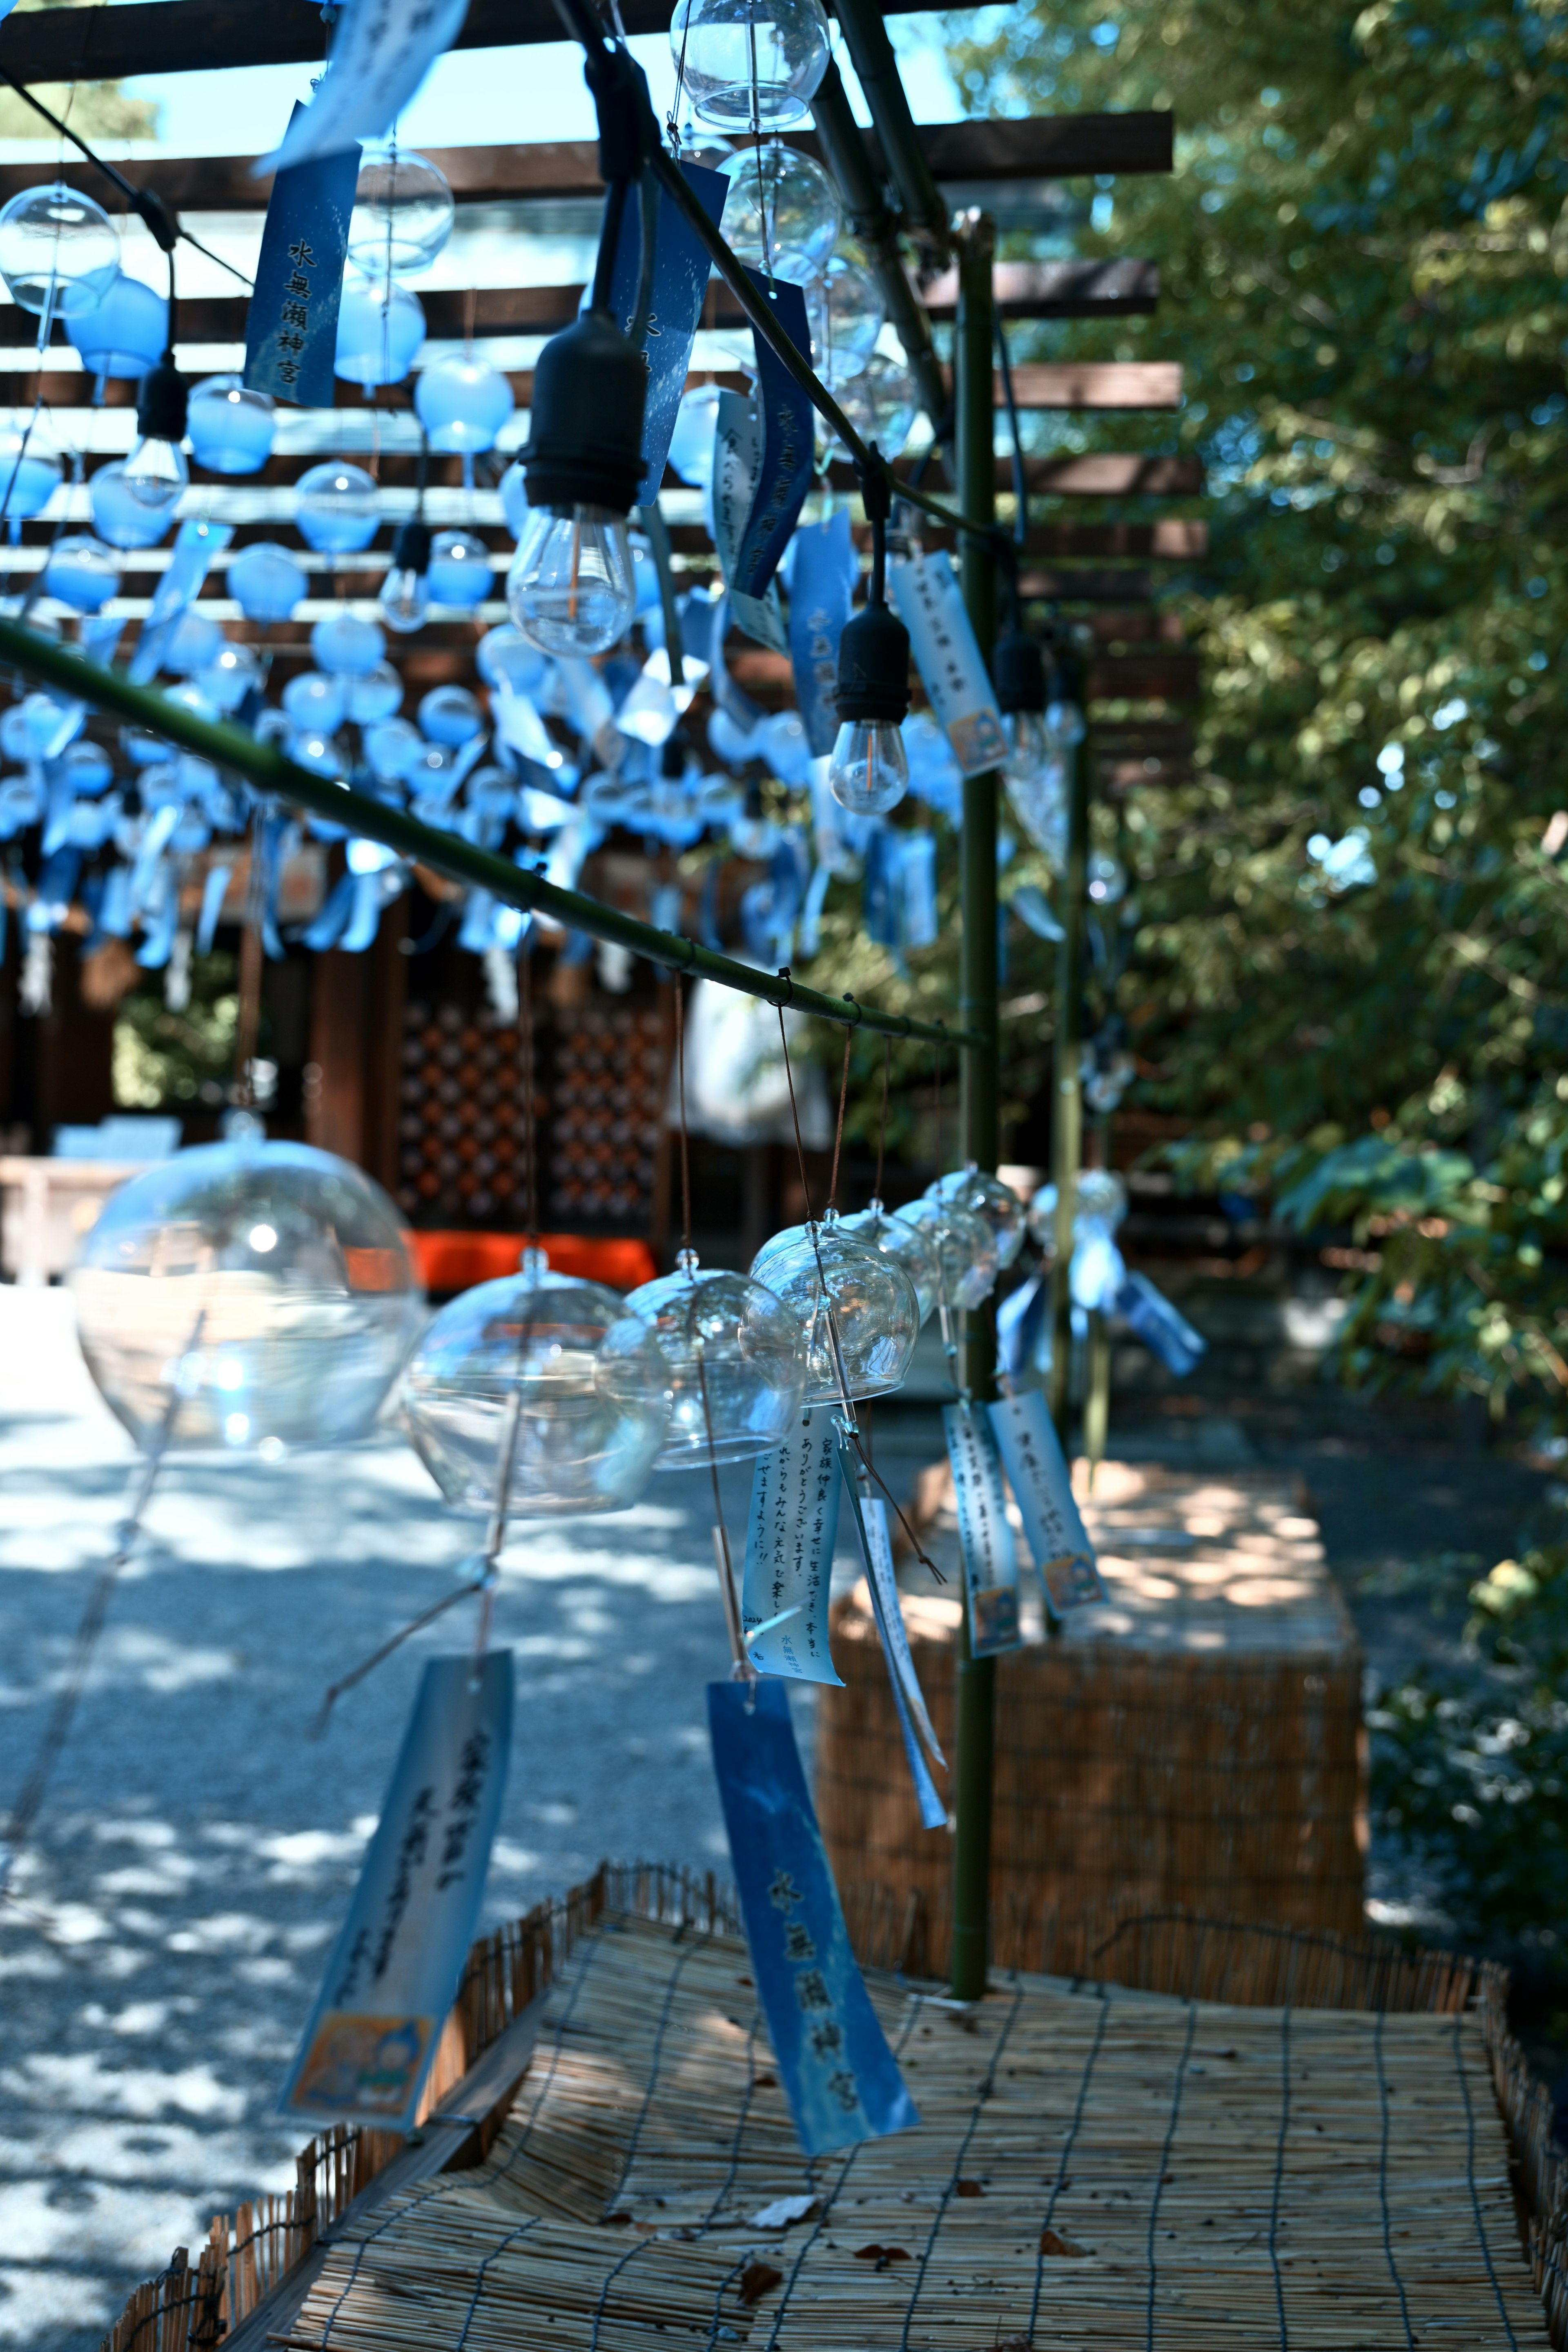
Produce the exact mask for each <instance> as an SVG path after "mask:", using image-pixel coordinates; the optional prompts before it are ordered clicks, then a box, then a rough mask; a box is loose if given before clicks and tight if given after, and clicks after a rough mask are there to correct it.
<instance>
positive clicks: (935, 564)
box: [888, 549, 1007, 776]
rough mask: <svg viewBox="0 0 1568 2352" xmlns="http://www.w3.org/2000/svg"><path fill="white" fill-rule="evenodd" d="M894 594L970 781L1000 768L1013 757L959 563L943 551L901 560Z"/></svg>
mask: <svg viewBox="0 0 1568 2352" xmlns="http://www.w3.org/2000/svg"><path fill="white" fill-rule="evenodd" d="M888 593H889V595H890V596H891V598H892V600H893V603H894V604H896V605H897V607H898V613H899V618H900V620H901V621H902V623H903V625H904V626H905V628H906V629H908V631H909V633H910V652H911V653H912V654H913V656H914V660H915V667H916V668H917V669H918V670H919V672H920V674H921V684H922V685H923V686H924V688H925V690H926V692H927V694H928V695H929V696H930V697H931V709H933V710H934V711H935V713H936V715H937V718H938V719H939V720H940V722H941V724H942V729H943V731H944V732H945V734H946V736H947V740H948V741H949V743H950V744H951V745H952V756H953V758H954V759H955V760H956V761H958V764H959V766H960V768H961V769H962V770H963V773H964V774H965V775H966V776H978V775H984V772H985V771H986V770H987V769H988V768H999V767H1000V766H1001V764H1002V762H1003V761H1004V759H1005V757H1006V753H1007V743H1006V738H1005V736H1004V734H1003V732H1002V717H1001V713H1000V712H999V711H998V709H997V708H996V696H995V693H994V689H993V688H992V684H991V678H990V675H989V673H988V671H987V670H986V667H985V663H984V659H983V657H982V656H981V652H980V646H979V643H978V641H977V639H976V637H975V635H974V625H973V622H972V621H971V620H970V617H969V614H968V612H967V610H966V608H965V605H964V602H963V596H962V595H961V593H959V586H958V582H957V580H956V579H955V578H954V576H953V570H952V560H951V559H950V557H949V556H948V555H947V554H946V553H945V552H943V551H941V550H939V551H938V552H937V553H936V554H935V555H925V554H922V553H921V551H920V550H919V549H915V550H913V551H911V552H910V554H908V555H898V556H894V557H893V558H892V559H891V560H890V562H889V565H888Z"/></svg>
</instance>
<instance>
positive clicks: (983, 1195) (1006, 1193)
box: [926, 1162, 1025, 1274]
mask: <svg viewBox="0 0 1568 2352" xmlns="http://www.w3.org/2000/svg"><path fill="white" fill-rule="evenodd" d="M926 1198H927V1200H928V1201H943V1202H947V1203H948V1205H949V1206H950V1207H951V1206H952V1205H954V1204H956V1205H957V1206H958V1207H959V1208H961V1209H967V1210H968V1211H969V1212H970V1213H971V1215H972V1216H976V1217H979V1218H980V1219H981V1220H982V1221H983V1222H984V1223H985V1224H988V1225H989V1226H990V1228H991V1230H992V1232H993V1234H994V1235H995V1236H996V1263H997V1266H998V1269H999V1270H1000V1271H1001V1272H1002V1273H1004V1274H1005V1272H1006V1270H1007V1268H1008V1267H1009V1266H1010V1265H1012V1263H1013V1261H1014V1259H1015V1258H1016V1256H1017V1255H1018V1252H1019V1251H1020V1250H1021V1249H1022V1248H1023V1246H1024V1232H1025V1211H1024V1203H1023V1202H1022V1201H1020V1200H1019V1198H1018V1195H1017V1194H1016V1192H1014V1190H1013V1188H1012V1186H1011V1185H1010V1184H1004V1183H1003V1182H1002V1181H1001V1179H1000V1177H997V1176H988V1175H987V1174H986V1173H985V1171H984V1169H981V1168H977V1167H975V1166H974V1165H973V1162H972V1163H971V1164H970V1166H968V1167H967V1168H954V1169H953V1170H952V1171H951V1172H950V1173H949V1174H948V1175H946V1176H939V1177H938V1178H937V1180H936V1181H935V1183H934V1184H928V1185H927V1186H926Z"/></svg>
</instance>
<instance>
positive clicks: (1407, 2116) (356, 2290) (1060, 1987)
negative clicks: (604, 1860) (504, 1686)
mask: <svg viewBox="0 0 1568 2352" xmlns="http://www.w3.org/2000/svg"><path fill="white" fill-rule="evenodd" d="M871 1992H872V1998H873V2000H874V2001H875V2003H876V2005H877V2008H878V2011H879V2015H880V2017H881V2019H882V2022H883V2025H884V2027H885V2029H886V2031H887V2032H888V2035H889V2041H890V2042H892V2044H893V2046H894V2047H895V2049H896V2050H897V2051H898V2052H899V2053H900V2059H901V2063H902V2064H903V2066H904V2069H905V2073H906V2075H907V2079H908V2081H909V2084H910V2090H911V2092H912V2093H913V2095H914V2096H915V2099H916V2101H917V2102H918V2104H919V2105H920V2107H921V2114H922V2116H923V2118H924V2120H923V2122H922V2124H921V2128H920V2129H919V2130H918V2131H914V2132H910V2133H906V2134H903V2135H901V2136H900V2137H896V2138H892V2139H887V2140H880V2141H875V2142H872V2143H869V2144H868V2145H867V2146H865V2147H860V2148H858V2149H853V2150H850V2151H848V2152H847V2153H846V2154H843V2155H840V2156H837V2157H830V2158H825V2159H822V2160H819V2161H818V2162H816V2164H807V2163H805V2161H804V2160H803V2159H802V2158H801V2157H800V2155H799V2153H798V2151H797V2149H796V2147H795V2139H794V2135H793V2133H792V2131H791V2128H790V2124H789V2118H788V2114H787V2110H786V2107H785V2104H784V2097H783V2095H782V2093H781V2091H780V2089H779V2087H778V2084H777V2082H776V2080H775V2077H774V2074H773V2063H772V2059H771V2053H770V2051H769V2048H768V2042H767V2038H766V2033H765V2031H764V2029H763V2025H762V2022H761V2020H760V2018H759V2016H758V2014H757V2011H756V2009H755V2006H754V2000H755V1996H754V1992H753V1990H752V1979H751V1970H750V1963H749V1960H748V1958H747V1953H746V1948H745V1945H744V1944H743V1942H742V1941H741V1940H740V1939H738V1938H737V1937H731V1936H724V1935H712V1934H707V1933H704V1932H702V1931H701V1930H700V1929H697V1928H687V1929H685V1930H680V1929H677V1928H673V1927H669V1926H668V1925H659V1924H658V1923H654V1922H650V1921H647V1920H645V1919H641V1918H637V1917H635V1916H631V1915H630V1914H627V1913H624V1912H622V1913H612V1914H610V1915H609V1916H607V1917H606V1918H605V1921H604V1923H603V1925H602V1927H601V1928H600V1929H599V1930H598V1932H596V1933H595V1934H594V1935H593V1936H591V1937H588V1938H587V1939H586V1940H585V1941H584V1943H582V1944H581V1945H580V1946H578V1948H576V1949H575V1951H574V1954H573V1956H572V1958H571V1961H570V1963H569V1964H568V1966H567V1968H566V1969H564V1970H563V1974H562V1976H561V1978H560V1979H558V1981H557V1983H556V1986H555V1988H554V1990H552V1995H551V2002H550V2011H549V2015H548V2019H547V2022H546V2025H545V2029H544V2032H543V2034H542V2038H541V2041H540V2042H539V2045H538V2049H537V2052H536V2054H535V2057H534V2060H533V2063H532V2065H531V2069H530V2072H529V2074H528V2076H527V2078H526V2079H525V2081H524V2083H523V2084H522V2086H521V2091H520V2093H519V2095H518V2099H517V2102H516V2104H515V2106H514V2108H513V2111H512V2114H511V2116H510V2118H509V2119H508V2121H507V2122H506V2124H505V2126H503V2128H502V2130H501V2132H500V2136H499V2137H498V2138H497V2140H496V2141H495V2143H494V2145H493V2147H491V2150H490V2153H489V2158H487V2160H486V2162H485V2164H484V2165H483V2166H482V2167H481V2168H479V2169H478V2170H477V2171H471V2172H468V2173H467V2174H462V2175H457V2176H447V2177H444V2178H438V2179H432V2180H428V2181H426V2182H425V2183H423V2184H422V2185H421V2186H420V2187H419V2188H417V2189H413V2190H410V2191H408V2192H406V2193H405V2194H404V2195H403V2196H401V2197H400V2198H398V2199H396V2200H393V2201H392V2202H391V2203H390V2204H389V2205H387V2206H384V2207H382V2208H380V2209H379V2210H375V2211H374V2212H371V2213H369V2214H366V2215H365V2216H364V2217H363V2219H361V2220H359V2221H357V2222H356V2221H354V2219H353V2216H352V2215H351V2216H350V2217H349V2219H348V2221H347V2224H346V2227H345V2233H344V2234H343V2235H342V2237H341V2238H339V2239H338V2241H337V2242H335V2243H334V2244H333V2245H332V2246H331V2249H330V2252H329V2254H328V2259H327V2265H326V2269H325V2271H324V2273H323V2274H322V2275H321V2278H320V2279H319V2281H318V2282H317V2284H315V2286H314V2287H313V2289H312V2291H311V2293H310V2298H309V2300H308V2302H307V2304H306V2305H305V2308H304V2311H303V2313H302V2314H301V2315H300V2318H299V2319H298V2320H297V2321H296V2322H295V2323H294V2326H293V2329H292V2332H291V2334H290V2336H289V2338H288V2341H289V2343H290V2344H292V2345H295V2346H300V2347H305V2346H308V2347H328V2346H331V2347H337V2352H403V2347H411V2348H412V2347H419V2352H502V2347H505V2352H577V2347H583V2352H631V2347H638V2352H655V2345H656V2339H657V2340H658V2345H660V2346H662V2347H666V2352H668V2347H669V2346H670V2345H671V2344H672V2343H673V2344H685V2345H687V2346H689V2347H696V2346H701V2347H704V2352H707V2347H718V2346H720V2345H725V2346H728V2345H733V2344H737V2343H740V2344H745V2345H747V2346H749V2347H755V2352H773V2347H778V2348H779V2352H969V2347H973V2352H1024V2347H1026V2346H1032V2347H1035V2352H1047V2347H1050V2352H1079V2347H1085V2352H1088V2347H1094V2352H1106V2347H1143V2352H1153V2347H1165V2352H1215V2347H1226V2346H1237V2347H1241V2346H1246V2347H1268V2346H1279V2347H1294V2352H1358V2347H1359V2352H1412V2347H1418V2346H1421V2347H1425V2346H1431V2345H1441V2344H1452V2345H1454V2346H1456V2347H1461V2346H1462V2347H1465V2352H1491V2347H1538V2346H1544V2345H1545V2344H1546V2341H1547V2336H1546V2329H1545V2324H1544V2318H1543V2315H1542V2310H1541V2306H1540V2305H1539V2304H1538V2303H1537V2302H1536V2301H1535V2299H1534V2296H1533V2294H1532V2293H1531V2280H1530V2274H1529V2272H1528V2270H1527V2268H1526V2266H1525V2263H1524V2259H1523V2256H1522V2254H1521V2249H1520V2241H1519V2235H1518V2225H1517V2222H1516V2220H1515V2215H1514V2207H1513V2200H1512V2197H1511V2194H1510V2187H1509V2168H1508V2155H1507V2147H1506V2143H1505V2139H1504V2134H1503V2128H1502V2125H1501V2123H1500V2119H1499V2116H1498V2111H1497V2106H1496V2102H1495V2099H1494V2095H1493V2091H1492V2084H1491V2078H1490V2074H1489V2065H1488V2061H1487V2056H1486V2053H1485V2049H1484V2046H1483V2041H1482V2032H1481V2026H1480V2021H1479V2017H1478V2016H1477V2014H1476V2013H1475V2012H1474V2011H1471V2012H1468V2013H1467V2014H1464V2015H1461V2016H1420V2015H1408V2014H1391V2013H1377V2014H1373V2013H1371V2012H1368V2011H1312V2010H1279V2009H1246V2008H1239V2007H1234V2006H1229V2005H1225V2004H1220V2003H1215V2002H1190V2001H1184V2000H1173V1999H1170V1998H1168V1997H1165V1996H1162V1995H1158V1994H1149V1993H1142V1992H1134V1991H1128V1990H1122V1989H1121V1988H1118V1987H1108V1986H1088V1985H1079V1984H1077V1983H1075V1982H1073V1981H1068V1980H1064V1979H1053V1978H1047V1977H1013V1978H1005V1977H998V1978H996V1979H994V1989H993V1993H992V1996H991V1998H990V1999H988V2000H986V2001H985V2002H984V2004H983V2005H982V2006H981V2007H980V2008H979V2009H978V2010H977V2011H961V2010H955V2009H954V2008H953V2007H952V2005H951V2004H950V2003H947V2002H945V2001H943V2000H939V1999H937V1998H935V1997H934V1996H931V1995H924V1994H921V1993H919V1992H917V1991H912V1990H909V1989H908V1988H906V1987H902V1986H900V1984H898V1983H897V1982H896V1981H895V1980H893V1979H889V1978H885V1977H884V1978H878V1979H872V1981H871ZM786 2198H795V2199H799V2200H811V2202H810V2207H809V2210H804V2211H803V2212H802V2214H801V2216H800V2218H799V2219H797V2220H795V2221H793V2223H791V2224H790V2225H789V2226H786V2227H784V2228H782V2229H781V2228H777V2227H773V2228H770V2227H767V2226H765V2225H764V2222H763V2220H761V2219H759V2216H760V2215H761V2214H762V2212H763V2209H764V2208H766V2207H767V2206H768V2205H770V2204H772V2203H773V2202H774V2201H775V2200H781V2199H786Z"/></svg>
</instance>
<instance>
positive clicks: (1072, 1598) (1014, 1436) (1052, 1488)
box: [986, 1389, 1106, 1617]
mask: <svg viewBox="0 0 1568 2352" xmlns="http://www.w3.org/2000/svg"><path fill="white" fill-rule="evenodd" d="M986 1409H987V1411H988V1412H989V1413H990V1416H991V1426H992V1428H993V1429H994V1431H995V1433H996V1443H997V1445H998V1446H999V1448H1000V1449H1001V1454H1002V1460H1003V1464H1004V1465H1005V1469H1006V1472H1007V1483H1008V1485H1009V1486H1011V1487H1012V1489H1013V1496H1014V1499H1015V1501H1016V1503H1017V1506H1018V1512H1019V1516H1020V1517H1021V1518H1022V1519H1023V1522H1024V1534H1025V1537H1026V1540H1027V1542H1028V1546H1029V1549H1030V1551H1031V1552H1032V1553H1033V1554H1034V1559H1035V1567H1036V1569H1037V1571H1038V1573H1039V1579H1040V1584H1041V1587H1042V1589H1043V1591H1044V1593H1045V1597H1046V1606H1047V1609H1048V1610H1049V1611H1050V1612H1051V1615H1052V1616H1053V1617H1060V1616H1062V1615H1063V1614H1064V1613H1065V1612H1066V1611H1068V1609H1084V1608H1087V1607H1088V1606H1089V1604H1090V1603H1091V1602H1092V1601H1103V1600H1104V1599H1105V1597H1106V1596H1105V1586H1104V1584H1103V1583H1102V1582H1101V1580H1100V1566H1099V1563H1098V1561H1097V1560H1096V1559H1095V1556H1094V1546H1093V1545H1092V1544H1091V1543H1090V1542H1089V1531H1088V1529H1087V1528H1085V1526H1084V1524H1083V1519H1082V1517H1081V1515H1080V1513H1079V1507H1078V1505H1077V1503H1076V1502H1075V1501H1074V1499H1073V1491H1072V1474H1071V1472H1070V1471H1069V1470H1068V1465H1067V1456H1066V1455H1065V1454H1063V1452H1062V1447H1061V1440H1060V1439H1059V1438H1058V1435H1057V1433H1056V1426H1055V1423H1053V1422H1052V1420H1051V1416H1050V1413H1049V1412H1048V1411H1047V1406H1046V1400H1045V1397H1044V1396H1043V1395H1042V1393H1041V1391H1039V1390H1038V1389H1025V1390H1023V1391H1021V1392H1020V1393H1019V1394H1018V1395H1017V1396H1010V1397H1001V1398H999V1399H998V1401H997V1402H996V1403H994V1405H990V1406H988V1407H987V1408H986Z"/></svg>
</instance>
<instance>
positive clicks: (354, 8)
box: [255, 0, 468, 178]
mask: <svg viewBox="0 0 1568 2352" xmlns="http://www.w3.org/2000/svg"><path fill="white" fill-rule="evenodd" d="M467 15H468V0H344V5H342V7H341V8H340V9H339V10H338V12H337V21H336V23H335V25H334V26H333V27H332V46H331V55H330V57H329V58H328V59H327V70H326V73H325V75H324V77H323V79H322V80H321V87H320V88H319V89H318V90H317V92H316V95H315V97H314V98H313V99H312V100H311V101H310V105H309V106H307V107H300V108H299V109H297V110H296V111H295V115H294V119H293V121H291V122H290V123H289V128H288V130H287V131H286V132H285V133H284V137H283V144H282V145H281V146H280V147H279V149H278V150H277V151H276V152H275V153H273V154H271V155H263V156H262V158H261V160H260V162H259V163H257V164H256V166H255V171H256V174H257V177H258V178H259V177H260V176H261V174H262V173H266V172H281V171H286V170H289V169H290V168H291V167H292V166H293V165H294V164H296V163H307V162H308V161H309V160H310V158H311V157H312V156H315V155H338V154H341V153H342V151H343V149H344V148H345V147H352V146H353V145H354V143H355V142H356V141H358V140H361V139H379V138H380V137H381V136H382V134H383V132H384V131H389V130H390V129H391V127H392V125H393V124H394V122H395V121H396V120H397V117H398V116H399V115H400V114H401V113H402V111H403V110H404V108H405V106H406V105H407V103H408V101H409V100H410V99H411V98H412V97H413V96H414V93H415V91H416V89H418V87H419V85H420V83H421V82H422V81H423V80H424V79H425V77H426V73H427V72H428V71H429V69H430V68H431V66H432V65H433V64H434V62H435V60H436V59H437V58H438V57H439V56H440V55H441V53H442V51H443V50H444V49H449V48H450V47H451V46H452V44H453V42H454V41H455V40H456V39H457V37H458V34H459V33H460V32H461V31H462V29H463V19H464V17H465V16H467Z"/></svg>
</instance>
